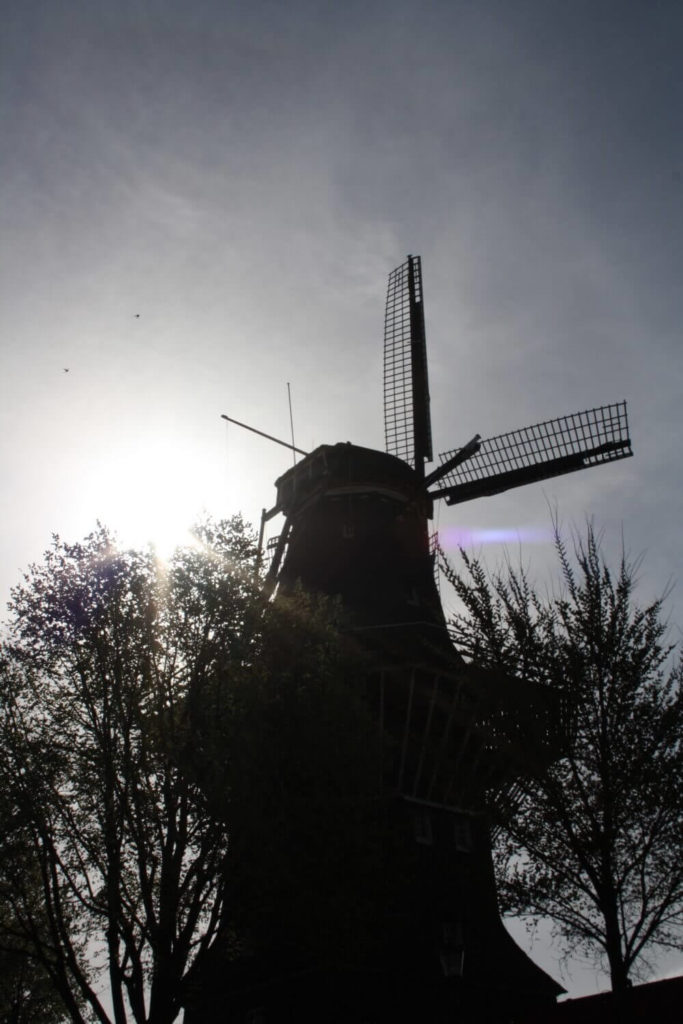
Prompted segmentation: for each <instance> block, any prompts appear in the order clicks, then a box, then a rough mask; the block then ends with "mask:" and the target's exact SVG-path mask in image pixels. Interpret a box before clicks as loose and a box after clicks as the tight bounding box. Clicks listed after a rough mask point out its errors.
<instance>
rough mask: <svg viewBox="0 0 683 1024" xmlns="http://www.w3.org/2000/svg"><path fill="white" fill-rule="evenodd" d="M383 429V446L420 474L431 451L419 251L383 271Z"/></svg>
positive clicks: (422, 473) (429, 457)
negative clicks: (385, 279)
mask: <svg viewBox="0 0 683 1024" xmlns="http://www.w3.org/2000/svg"><path fill="white" fill-rule="evenodd" d="M384 429H385V437H386V450H387V451H388V452H389V453H390V454H391V455H396V456H398V458H399V459H403V460H404V462H407V463H408V464H409V465H410V466H412V467H413V468H414V469H415V470H417V472H418V473H419V474H420V476H422V475H424V464H425V462H430V461H431V460H432V457H433V456H432V430H431V424H430V418H429V384H428V380H427V349H426V343H425V328H424V304H423V296H422V267H421V263H420V257H419V256H408V258H407V260H406V261H405V263H402V264H401V266H400V267H397V268H396V270H394V271H392V273H391V274H390V275H389V287H388V291H387V305H386V314H385V319H384Z"/></svg>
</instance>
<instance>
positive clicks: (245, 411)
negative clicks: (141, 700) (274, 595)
mask: <svg viewBox="0 0 683 1024" xmlns="http://www.w3.org/2000/svg"><path fill="white" fill-rule="evenodd" d="M682 43H683V4H681V3H679V2H677V0H669V2H666V0H639V2H635V0H634V2H629V0H572V2H568V0H499V2H495V0H460V2H459V0H448V2H446V0H444V2H438V0H422V2H417V0H412V2H409V0H392V2H391V3H389V2H388V0H383V2H373V0H363V2H362V3H360V2H356V0H345V2H343V3H342V2H337V3H333V2H323V0H318V2H313V0H310V2H305V0H288V2H283V0H273V2H266V0H248V2H230V0H222V2H221V0H192V3H188V2H181V0H165V2H162V0H156V2H152V0H138V2H132V0H116V2H115V3H113V2H111V0H100V2H97V0H87V2H85V0H83V2H81V0H65V2H60V0H45V2H38V0H5V3H4V4H3V28H2V33H1V47H2V52H0V75H1V79H2V80H1V89H0V105H1V106H0V109H1V112H2V113H1V117H2V123H1V126H0V127H1V135H0V138H1V139H2V142H1V159H2V168H1V174H0V218H1V222H0V238H1V241H0V245H1V247H2V274H1V288H2V296H1V301H0V317H1V319H2V330H1V334H0V338H1V364H0V389H1V391H0V436H1V438H2V451H1V454H0V473H1V478H2V483H3V527H4V528H3V531H2V537H1V538H0V589H1V590H2V595H3V598H4V596H5V595H6V594H7V591H8V589H9V586H10V585H11V584H12V583H14V582H16V581H17V580H18V577H19V571H20V569H21V568H23V567H25V566H26V565H27V564H28V563H29V562H30V561H32V560H35V559H36V558H38V557H39V556H40V554H41V552H42V551H43V549H44V548H45V547H46V546H47V545H48V544H49V541H50V535H51V533H52V532H58V533H60V534H61V535H62V536H63V537H65V539H67V540H76V539H79V538H80V537H81V536H83V535H84V533H86V532H87V531H88V530H89V529H90V528H91V527H92V526H93V525H94V523H95V520H96V519H97V518H99V519H101V520H103V521H104V522H106V523H108V524H110V525H112V526H113V527H116V528H118V529H119V530H120V531H121V534H122V536H123V537H124V539H126V540H130V541H132V542H138V543H140V542H143V541H144V540H146V539H147V538H154V539H156V540H157V542H158V543H160V544H164V543H167V542H168V540H169V539H172V538H173V537H177V536H178V535H179V531H180V530H181V528H182V527H184V526H186V525H189V523H190V522H191V521H192V519H193V517H194V516H195V515H196V514H197V513H198V512H199V511H201V510H202V509H203V508H206V509H207V510H209V511H210V512H212V513H214V514H216V515H224V514H228V513H232V512H234V511H237V510H242V511H243V512H244V513H245V514H246V516H247V517H248V518H249V519H251V520H253V521H255V520H256V518H257V517H258V515H259V513H260V509H261V507H262V506H264V505H267V506H270V505H271V504H272V503H273V499H274V489H273V486H272V484H273V481H274V479H275V477H276V476H278V475H279V474H280V473H282V472H283V471H284V470H285V469H286V468H287V467H288V465H290V459H289V456H288V454H287V452H286V451H285V450H284V449H279V448H277V447H276V446H274V445H271V444H269V443H268V442H266V441H262V440H261V439H259V438H256V437H254V436H253V435H249V434H247V433H245V432H241V431H240V430H239V429H238V428H237V427H234V428H233V427H227V426H226V424H225V422H224V421H222V420H221V419H220V414H221V413H223V412H226V413H228V414H230V415H232V416H234V417H236V418H237V419H240V420H244V421H247V422H250V423H253V424H254V425H255V426H257V427H259V428H260V429H262V430H265V431H267V432H269V433H273V434H275V435H278V436H280V437H284V438H287V437H288V435H289V412H288V406H287V388H286V384H287V382H288V381H289V382H291V387H292V398H293V406H294V426H295V434H296V443H297V444H298V445H299V446H300V447H302V448H306V449H310V448H312V447H314V446H315V445H317V444H321V443H334V442H336V441H345V440H350V441H354V442H357V443H360V444H365V445H368V446H375V447H382V446H383V419H382V329H383V312H384V294H385V288H386V278H387V275H388V273H389V272H390V270H391V269H392V268H393V267H395V266H396V265H398V264H399V263H400V262H402V260H403V259H404V257H405V255H406V254H407V253H409V252H410V253H416V254H421V255H422V258H423V274H424V289H425V306H426V319H427V344H428V353H429V367H430V384H431V395H432V413H433V429H434V438H435V445H436V447H437V450H438V451H443V450H446V449H449V448H453V447H456V446H458V445H460V444H462V443H464V442H465V441H466V440H468V439H469V438H470V437H471V436H472V435H473V434H474V433H480V434H482V436H484V437H485V436H489V435H491V434H495V433H499V432H502V431H505V430H510V429H513V428H515V427H520V426H524V425H525V424H526V423H535V422H538V421H539V420H544V419H548V418H551V417H554V416H559V415H562V414H565V413H569V412H573V411H575V410H578V409H586V408H589V407H591V406H593V405H600V404H603V403H608V402H613V401H618V400H621V399H623V398H625V399H627V400H628V402H629V412H630V419H631V432H632V438H633V445H634V450H635V457H634V458H633V459H630V460H626V461H622V462H617V463H615V464H613V465H612V466H608V467H605V468H601V469H594V470H590V471H588V472H584V473H580V474H575V475H573V476H570V477H564V478H559V479H558V480H555V481H550V482H549V483H547V484H544V485H542V486H541V485H536V486H534V487H529V488H526V489H521V490H516V491H512V492H508V493H507V494H505V495H502V496H499V497H496V498H489V499H482V500H480V501H477V502H473V503H471V504H469V505H463V506H458V507H456V508H453V509H447V508H445V507H444V508H443V509H441V510H440V513H439V527H440V529H441V530H442V533H443V536H444V537H445V539H446V543H451V544H453V543H454V542H455V540H456V539H457V537H458V536H463V535H464V536H467V537H469V538H470V539H473V541H474V542H475V543H477V544H479V543H483V550H488V548H487V545H486V543H485V540H486V536H487V534H486V533H485V532H484V531H498V533H497V534H494V535H500V531H503V532H504V533H507V532H508V531H511V535H512V537H513V538H514V536H515V531H518V535H519V536H520V537H521V538H522V539H523V544H524V554H525V557H527V558H528V559H531V564H532V567H534V571H538V572H539V573H540V575H541V578H545V577H544V576H543V573H544V572H546V569H545V567H546V566H547V564H548V555H549V543H548V541H547V540H542V539H540V538H542V537H543V536H544V535H547V530H548V526H549V514H548V504H550V505H553V504H555V503H556V504H557V507H558V509H559V512H560V515H561V517H562V519H563V520H564V522H565V523H567V524H570V523H572V522H575V523H578V524H579V525H580V524H581V523H582V522H583V521H584V519H585V517H586V516H590V515H592V516H595V521H596V524H597V525H598V526H599V527H604V529H605V544H606V548H607V550H608V551H609V552H618V550H619V545H620V543H621V537H622V532H623V536H624V539H625V542H626V546H627V547H628V549H629V550H630V551H631V552H633V553H634V554H641V553H644V556H645V560H644V563H643V567H642V570H641V578H642V591H641V593H642V597H643V599H646V598H649V597H651V596H652V595H653V594H654V593H655V592H658V591H659V590H661V589H662V588H663V587H664V585H665V584H666V582H667V580H668V579H669V578H670V577H674V578H676V577H680V576H681V560H682V559H681V556H682V554H683V539H682V538H681V530H680V510H679V504H680V495H681V481H682V479H683V471H682V469H681V457H680V433H681V421H682V418H683V416H682V413H681V397H680V396H681V392H682V391H683V372H682V371H683V360H682V356H681V347H682V346H681V324H682V323H683V297H682V296H683V290H682V288H681V257H682V255H683V253H682V242H681V239H682V226H683V208H682V207H683V203H682V199H681V196H682V187H683V124H682V118H683V115H682V111H683V52H682V49H683V47H682ZM65 368H68V373H65V372H64V370H65ZM459 531H466V533H465V534H462V533H459ZM488 536H491V535H490V534H489V535H488ZM525 538H526V539H527V540H525ZM528 538H535V543H531V542H530V541H529V540H528ZM515 543H516V542H515V541H514V539H513V540H512V546H513V551H516V547H515ZM490 551H491V553H492V557H494V558H495V557H498V556H499V553H500V548H499V547H497V546H495V545H491V546H490ZM679 590H680V586H679ZM671 614H672V621H673V628H674V638H677V637H678V635H679V633H680V631H679V630H678V627H679V626H681V625H683V599H681V596H680V594H679V595H678V596H677V595H676V593H674V598H673V600H672V602H671ZM679 966H683V965H680V963H679Z"/></svg>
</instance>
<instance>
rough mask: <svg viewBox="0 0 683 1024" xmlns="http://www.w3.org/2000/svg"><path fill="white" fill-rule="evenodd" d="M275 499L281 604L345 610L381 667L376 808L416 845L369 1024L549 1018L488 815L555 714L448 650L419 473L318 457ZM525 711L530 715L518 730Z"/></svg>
mask: <svg viewBox="0 0 683 1024" xmlns="http://www.w3.org/2000/svg"><path fill="white" fill-rule="evenodd" d="M276 486H277V489H278V507H279V508H280V509H281V510H282V512H283V513H284V514H285V516H286V522H287V527H286V543H285V546H283V548H282V551H281V562H280V564H279V565H278V566H277V568H276V571H277V580H278V587H279V588H280V590H279V592H284V593H286V592H287V590H288V589H290V588H292V587H294V586H295V585H301V586H303V587H304V589H306V590H309V591H317V592H322V593H325V594H329V595H336V596H339V597H340V598H341V600H342V603H343V605H344V608H345V609H346V611H347V613H348V614H349V617H350V622H351V627H350V628H351V631H352V632H354V633H355V635H356V637H357V638H358V640H359V642H360V643H361V644H362V645H363V647H364V648H365V650H366V651H367V652H369V654H370V657H371V662H372V664H373V666H374V667H373V670H372V671H371V672H370V673H369V678H368V687H367V693H368V699H369V700H370V702H371V706H372V710H373V713H374V716H375V718H376V720H377V723H378V729H379V732H380V734H381V736H382V737H385V738H386V750H385V751H384V757H383V769H384V770H383V780H382V786H383V797H384V799H385V800H388V801H390V802H392V803H393V817H394V822H395V827H396V828H397V829H402V830H403V831H404V832H405V833H406V834H410V836H411V839H412V841H413V842H414V844H415V850H416V862H415V871H414V873H413V874H412V875H411V877H410V879H409V882H408V884H407V886H406V891H405V892H404V893H403V905H402V906H401V907H400V915H401V916H402V917H403V922H404V924H403V928H402V929H401V930H400V932H399V934H398V935H395V934H392V929H393V928H394V927H395V926H394V925H392V924H391V923H390V922H387V942H386V951H385V958H384V959H382V960H380V961H379V962H377V961H376V962H374V963H372V964H368V965H367V967H368V970H369V971H374V976H373V985H372V986H371V991H370V992H369V991H368V989H367V987H364V988H363V994H362V1001H363V1002H364V1003H365V1005H366V1007H367V1003H368V1002H370V1003H371V1004H372V1005H373V1006H374V1012H375V1016H373V1017H370V1018H368V1019H373V1020H387V1021H388V1020H392V1021H396V1020H406V1021H408V1020H444V1021H445V1020H454V1019H456V1018H455V1016H454V1014H455V1013H456V1012H457V1013H458V1014H459V1019H461V1020H472V1021H475V1020H480V1019H482V1020H483V1019H489V1017H490V1019H491V1020H495V1019H498V1018H497V1016H496V1014H497V1013H498V1012H499V1011H500V1012H507V1011H510V1010H512V1009H514V1008H521V1007H529V1006H533V1007H538V1006H542V1005H544V1003H547V1004H548V1005H551V1004H552V1003H554V1000H555V997H556V996H557V994H558V993H559V992H560V991H561V988H560V986H558V985H556V984H555V982H554V981H552V979H550V978H549V977H548V976H547V975H546V974H545V973H544V972H543V971H541V970H540V969H539V968H537V967H536V966H535V965H534V964H533V963H532V962H531V960H530V959H529V958H528V957H527V956H526V954H524V953H523V952H522V951H521V950H520V949H519V947H517V946H516V945H515V943H514V942H513V941H512V939H511V938H510V937H509V935H508V933H507V932H506V930H505V929H504V927H503V925H502V922H501V920H500V916H499V913H498V908H497V902H496V892H495V881H494V877H493V870H492V864H491V849H490V839H489V820H488V814H487V810H488V808H487V799H488V798H489V797H490V795H491V793H492V792H494V791H499V792H503V791H507V789H508V788H509V783H510V781H511V779H513V778H514V776H515V774H516V773H518V772H519V770H520V769H521V768H522V767H523V769H524V770H528V769H529V767H530V763H531V759H532V756H533V754H532V751H533V748H534V742H535V743H536V750H535V754H536V756H537V759H541V758H542V757H543V756H546V754H547V752H546V750H545V748H546V747H547V742H548V739H549V730H550V728H551V705H550V702H549V701H548V700H547V697H546V700H545V704H543V696H546V695H539V694H533V695H530V693H529V691H528V688H527V690H526V691H525V690H524V689H523V684H522V692H519V691H517V690H515V691H514V692H512V691H511V687H513V686H514V683H515V681H514V680H497V681H496V680H494V678H493V677H491V676H490V675H489V674H487V673H483V672H477V671H476V670H475V669H471V668H470V667H468V666H467V665H466V664H465V663H464V661H463V659H462V658H461V656H460V655H459V654H458V652H457V651H456V650H455V648H454V647H453V645H452V643H451V640H450V637H449V634H448V630H447V626H446V621H445V617H444V613H443V609H442V606H441V602H440V599H439V594H438V590H437V586H436V582H435V577H434V567H433V556H432V554H431V553H430V548H429V533H428V520H429V517H430V516H431V508H432V502H431V499H430V498H429V497H428V496H426V495H425V492H424V482H423V479H421V477H420V474H419V473H417V472H416V471H415V470H414V469H413V468H412V467H410V466H409V465H407V464H406V463H405V462H404V461H402V460H400V459H398V458H397V457H395V456H392V455H389V454H386V453H383V452H378V451H373V450H370V449H366V448H361V447H358V446H355V445H351V444H338V445H334V446H322V447H320V448H318V449H316V450H315V451H314V452H313V453H311V454H310V455H309V456H307V457H306V458H305V459H304V460H303V461H302V462H300V463H299V464H298V465H297V466H295V467H294V468H292V469H290V470H289V471H288V472H287V473H285V474H284V475H283V476H282V477H280V479H279V480H278V481H277V485H276ZM496 682H497V684H498V685H497V686H496V685H495V683H496ZM525 699H527V700H529V699H531V700H532V701H533V702H534V707H535V716H534V715H529V716H528V719H527V720H526V721H523V718H524V701H525ZM539 723H540V728H539ZM496 724H497V728H498V733H499V735H498V736H496V735H495V728H496ZM525 733H526V737H525V736H524V734H525ZM513 734H516V735H515V736H514V738H513ZM515 739H516V741H517V745H516V746H515ZM541 748H543V749H541ZM331 883H332V884H334V882H333V880H331ZM351 984H353V985H355V986H357V985H358V979H357V978H354V979H353V981H352V982H351ZM487 1014H488V1015H489V1016H488V1017H487V1016H486V1015H487ZM348 1019H349V1020H350V1019H353V1018H352V1017H349V1018H348ZM359 1019H361V1018H359ZM501 1019H502V1018H501Z"/></svg>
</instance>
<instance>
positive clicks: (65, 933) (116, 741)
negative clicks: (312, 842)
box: [0, 519, 258, 1024]
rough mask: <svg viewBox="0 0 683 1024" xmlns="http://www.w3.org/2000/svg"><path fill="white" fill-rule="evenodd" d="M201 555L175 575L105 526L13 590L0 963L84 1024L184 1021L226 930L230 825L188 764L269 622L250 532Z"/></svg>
mask: <svg viewBox="0 0 683 1024" xmlns="http://www.w3.org/2000/svg"><path fill="white" fill-rule="evenodd" d="M197 542H198V543H197V547H196V548H186V549H183V550H180V551H178V552H177V553H176V556H175V557H174V559H173V561H172V562H171V563H170V565H168V566H164V565H162V564H160V563H159V562H158V561H157V560H156V559H155V557H154V554H153V552H151V551H148V552H146V553H140V552H131V551H120V550H118V549H117V547H116V544H115V542H114V539H113V538H112V536H111V535H110V534H109V532H108V531H107V530H106V529H104V528H103V527H99V528H98V529H97V530H96V531H95V532H94V533H93V534H91V535H90V536H89V537H88V538H86V540H85V541H84V542H83V543H81V544H74V545H70V544H66V543H64V542H63V541H61V540H59V539H58V538H55V539H54V543H53V546H52V548H51V550H50V551H48V552H47V554H46V556H45V559H44V561H43V563H41V564H39V565H34V566H32V567H31V569H30V570H29V572H28V573H27V574H26V576H25V578H24V581H23V583H22V584H21V585H20V586H18V587H16V588H15V589H14V591H13V593H12V602H11V605H10V611H11V614H12V618H11V621H10V624H9V639H8V641H7V643H5V645H4V647H3V651H2V663H1V665H0V670H1V671H0V742H1V750H0V793H3V817H4V819H5V823H6V824H7V827H6V829H4V830H3V834H2V837H0V901H1V902H0V948H2V949H3V950H4V951H5V955H7V956H10V955H11V956H14V957H15V958H16V957H19V958H20V960H21V962H22V964H23V965H24V966H26V965H27V964H29V963H30V964H33V965H36V966H37V967H38V968H39V970H40V972H41V976H42V977H46V978H48V979H49V980H50V983H51V985H52V987H53V989H54V991H56V992H57V993H58V994H59V997H60V999H61V1002H62V1005H63V1008H64V1011H65V1012H66V1013H67V1014H68V1016H69V1017H70V1018H71V1019H72V1020H74V1021H79V1022H80V1021H85V1020H86V1019H96V1020H99V1021H102V1022H108V1021H115V1022H116V1024H123V1022H124V1021H129V1020H135V1021H137V1022H143V1021H144V1022H149V1024H152V1022H159V1024H165V1022H170V1021H172V1020H174V1019H175V1018H176V1016H177V1015H178V1012H179V1009H180V1005H181V998H182V994H183V979H184V977H185V976H186V975H187V973H188V971H189V970H190V968H191V966H192V964H193V963H194V962H195V961H196V960H197V958H201V956H202V955H203V954H204V953H205V952H206V950H207V949H208V947H209V946H210V944H211V941H212V940H213V938H214V937H215V934H216V931H217V929H218V924H219V921H220V917H221V913H222V908H223V901H224V895H225V870H224V868H225V861H226V855H227V850H228V832H227V826H226V824H225V822H223V821H222V820H220V819H218V818H216V817H215V815H213V814H212V813H211V812H210V809H209V807H208V805H207V799H206V797H205V795H204V792H203V791H202V789H201V787H199V786H198V785H197V784H196V782H194V781H192V779H191V778H190V776H189V775H188V773H187V772H185V771H183V770H182V768H181V766H180V763H179V758H178V753H179V751H182V750H183V749H185V748H187V746H188V743H189V738H188V729H189V721H188V707H189V706H191V702H192V699H193V695H195V694H197V693H198V692H199V691H200V690H201V689H202V688H203V687H205V686H208V685H209V680H210V679H211V678H212V677H213V676H214V675H215V674H216V673H217V672H219V671H220V672H225V671H226V670H227V666H228V665H229V664H231V663H234V664H237V665H239V664H241V663H242V662H243V660H244V645H245V643H248V637H249V629H248V628H246V625H245V624H246V623H247V620H249V618H250V617H252V618H253V617H254V616H255V615H257V614H258V612H257V611H256V610H255V609H256V605H257V602H256V599H255V596H254V595H255V588H254V581H253V574H252V571H251V568H250V566H251V561H252V556H253V541H252V539H251V537H250V534H249V531H248V530H247V529H246V527H245V526H244V524H243V523H242V521H241V520H239V519H233V520H231V521H230V522H228V523H223V524H219V525H218V526H212V525H211V524H209V523H205V524H204V525H203V526H202V527H200V528H199V529H198V531H197ZM37 896H39V898H36V897H37ZM103 988H106V989H107V994H106V997H105V996H104V995H103ZM36 1019H38V1018H36Z"/></svg>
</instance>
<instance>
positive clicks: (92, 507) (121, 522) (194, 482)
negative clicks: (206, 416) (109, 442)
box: [83, 439, 210, 558]
mask: <svg viewBox="0 0 683 1024" xmlns="http://www.w3.org/2000/svg"><path fill="white" fill-rule="evenodd" d="M195 456H196V453H191V452H190V451H189V450H188V451H187V452H186V451H182V450H181V451H179V450H178V448H177V447H176V446H174V445H173V444H169V442H168V439H165V440H163V441H161V440H160V441H156V440H154V441H150V440H149V439H146V440H145V441H144V442H141V443H140V445H138V446H137V447H136V448H134V449H128V450H121V451H118V452H112V453H111V454H110V455H109V456H108V457H107V458H106V459H105V460H103V462H102V463H101V464H100V465H99V466H98V468H97V470H96V472H95V473H93V475H92V476H91V477H90V480H89V481H88V483H87V485H86V486H85V488H84V494H83V499H84V505H85V509H84V510H85V511H86V512H87V513H88V514H89V518H90V519H91V521H93V525H94V520H95V519H99V520H100V521H101V522H102V523H104V524H105V525H106V526H108V527H110V528H111V529H112V530H114V531H115V532H116V534H117V536H118V538H119V540H120V542H121V544H122V545H123V546H124V547H134V548H144V547H147V546H148V545H150V544H151V545H153V546H154V548H155V550H156V552H157V554H158V555H159V557H161V558H168V557H169V556H170V555H171V554H172V553H173V551H174V549H175V548H176V547H177V546H178V545H184V544H188V543H191V535H190V533H189V528H190V527H191V526H192V524H193V523H194V522H195V521H196V520H197V518H198V516H199V514H200V513H201V510H202V504H203V502H202V498H201V496H202V495H203V494H204V490H205V487H206V481H207V479H210V475H209V474H210V469H209V467H208V466H205V465H202V464H201V463H198V461H197V459H196V457H195ZM93 513H94V514H93Z"/></svg>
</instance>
